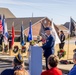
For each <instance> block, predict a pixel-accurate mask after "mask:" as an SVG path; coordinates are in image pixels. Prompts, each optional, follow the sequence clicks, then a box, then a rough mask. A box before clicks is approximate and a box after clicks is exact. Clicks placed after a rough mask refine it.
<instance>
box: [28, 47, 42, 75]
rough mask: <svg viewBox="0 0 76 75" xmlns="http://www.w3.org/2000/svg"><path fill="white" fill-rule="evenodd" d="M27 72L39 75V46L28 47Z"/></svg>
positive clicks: (40, 56) (40, 60)
mask: <svg viewBox="0 0 76 75" xmlns="http://www.w3.org/2000/svg"><path fill="white" fill-rule="evenodd" d="M29 72H30V75H41V72H42V48H40V47H39V46H31V47H30V56H29Z"/></svg>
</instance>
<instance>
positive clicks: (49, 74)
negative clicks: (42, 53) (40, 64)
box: [41, 55, 62, 75]
mask: <svg viewBox="0 0 76 75" xmlns="http://www.w3.org/2000/svg"><path fill="white" fill-rule="evenodd" d="M57 65H58V59H57V56H55V55H50V56H49V58H48V68H49V70H46V71H43V72H42V73H41V75H62V72H61V70H59V69H58V68H57Z"/></svg>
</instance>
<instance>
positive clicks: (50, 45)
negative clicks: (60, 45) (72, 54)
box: [42, 27, 55, 70]
mask: <svg viewBox="0 0 76 75" xmlns="http://www.w3.org/2000/svg"><path fill="white" fill-rule="evenodd" d="M45 34H46V35H47V39H46V42H45V43H44V44H43V45H42V48H43V50H44V57H45V60H46V69H47V70H48V65H47V59H48V57H49V56H50V55H51V54H54V45H55V39H54V37H53V36H52V28H50V27H46V28H45Z"/></svg>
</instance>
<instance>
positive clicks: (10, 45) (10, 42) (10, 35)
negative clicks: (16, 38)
mask: <svg viewBox="0 0 76 75" xmlns="http://www.w3.org/2000/svg"><path fill="white" fill-rule="evenodd" d="M8 41H9V50H10V49H12V34H11V33H10V34H9V37H8Z"/></svg>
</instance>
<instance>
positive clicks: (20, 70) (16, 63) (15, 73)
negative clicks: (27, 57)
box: [1, 54, 29, 75]
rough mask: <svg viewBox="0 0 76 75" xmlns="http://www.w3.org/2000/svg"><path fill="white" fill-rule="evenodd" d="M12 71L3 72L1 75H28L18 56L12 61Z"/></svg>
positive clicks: (21, 59)
mask: <svg viewBox="0 0 76 75" xmlns="http://www.w3.org/2000/svg"><path fill="white" fill-rule="evenodd" d="M12 65H13V69H6V70H4V71H3V72H2V73H1V75H29V74H28V72H27V71H26V70H25V69H24V65H23V58H22V56H21V55H20V54H18V55H17V56H16V57H15V58H14V60H13V63H12Z"/></svg>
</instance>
